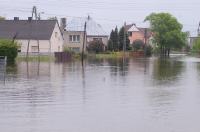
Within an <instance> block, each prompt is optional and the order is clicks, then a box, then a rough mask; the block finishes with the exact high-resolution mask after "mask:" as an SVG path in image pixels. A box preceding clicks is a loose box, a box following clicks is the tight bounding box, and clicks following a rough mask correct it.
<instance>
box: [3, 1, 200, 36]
mask: <svg viewBox="0 0 200 132" xmlns="http://www.w3.org/2000/svg"><path fill="white" fill-rule="evenodd" d="M0 3H1V4H0V15H1V16H5V17H7V18H13V17H14V16H20V18H24V19H25V18H27V17H28V16H30V15H31V8H32V6H33V5H36V6H37V8H38V11H39V12H45V14H42V17H43V18H47V17H50V16H58V17H67V18H69V19H70V18H72V17H86V16H87V15H88V14H90V16H91V17H92V18H93V19H95V21H96V22H98V23H99V24H101V25H102V26H103V28H104V29H105V30H106V31H107V32H109V31H110V30H111V29H112V28H114V27H115V26H116V25H118V26H121V25H122V24H123V23H124V21H126V22H127V23H136V24H137V25H139V26H143V25H145V24H143V20H144V18H145V17H146V16H147V15H149V14H150V13H152V12H169V13H171V14H172V15H174V16H175V17H177V18H178V20H179V21H180V22H181V23H182V24H183V26H184V30H185V31H186V30H189V31H190V32H191V34H192V35H195V34H196V32H197V27H198V23H199V21H200V1H199V0H190V1H183V0H148V1H147V0H0Z"/></svg>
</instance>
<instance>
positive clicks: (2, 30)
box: [0, 20, 57, 40]
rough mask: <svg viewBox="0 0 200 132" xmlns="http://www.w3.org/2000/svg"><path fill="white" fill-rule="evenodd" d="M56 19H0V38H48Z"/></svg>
mask: <svg viewBox="0 0 200 132" xmlns="http://www.w3.org/2000/svg"><path fill="white" fill-rule="evenodd" d="M56 23H57V20H30V21H29V20H0V38H1V39H12V38H13V37H14V36H16V39H38V40H49V39H50V38H51V35H52V32H53V30H54V28H55V24H56Z"/></svg>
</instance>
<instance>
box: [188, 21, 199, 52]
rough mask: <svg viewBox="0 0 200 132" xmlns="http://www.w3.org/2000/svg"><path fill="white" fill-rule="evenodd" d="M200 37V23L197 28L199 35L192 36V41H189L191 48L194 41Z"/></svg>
mask: <svg viewBox="0 0 200 132" xmlns="http://www.w3.org/2000/svg"><path fill="white" fill-rule="evenodd" d="M198 38H200V23H199V27H198V29H197V36H195V37H190V40H189V41H190V42H189V47H190V48H192V47H193V45H194V42H195V41H196V40H197V39H198Z"/></svg>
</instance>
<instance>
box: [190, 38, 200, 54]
mask: <svg viewBox="0 0 200 132" xmlns="http://www.w3.org/2000/svg"><path fill="white" fill-rule="evenodd" d="M192 51H193V52H196V53H200V38H198V39H197V40H195V42H194V44H193V47H192Z"/></svg>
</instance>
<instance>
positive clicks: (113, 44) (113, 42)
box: [108, 27, 119, 51]
mask: <svg viewBox="0 0 200 132" xmlns="http://www.w3.org/2000/svg"><path fill="white" fill-rule="evenodd" d="M108 50H110V51H118V50H119V35H118V28H117V27H116V28H115V30H112V31H111V33H110V39H109V41H108Z"/></svg>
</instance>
